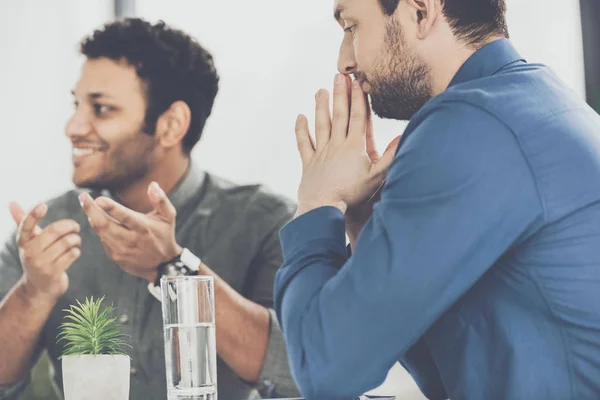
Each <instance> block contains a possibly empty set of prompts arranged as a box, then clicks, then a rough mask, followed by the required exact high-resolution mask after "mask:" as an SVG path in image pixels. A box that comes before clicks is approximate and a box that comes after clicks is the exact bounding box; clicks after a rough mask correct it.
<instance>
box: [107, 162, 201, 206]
mask: <svg viewBox="0 0 600 400" xmlns="http://www.w3.org/2000/svg"><path fill="white" fill-rule="evenodd" d="M190 166H191V161H190V158H189V157H181V158H178V160H177V161H174V162H171V161H170V162H166V163H165V165H163V166H160V167H155V168H154V169H153V170H152V171H151V172H150V173H149V174H148V175H146V176H145V177H144V178H143V179H141V180H139V181H137V182H135V183H133V184H132V185H130V186H128V187H126V188H125V189H123V190H119V191H117V192H116V193H114V195H115V196H116V197H117V198H118V200H119V202H120V203H121V204H123V205H124V206H125V207H127V208H130V209H132V210H134V211H137V212H141V213H148V212H150V211H152V204H151V203H150V199H149V198H148V186H149V185H150V183H152V182H156V183H158V185H159V186H160V187H161V188H162V189H163V190H164V191H165V193H167V194H168V193H170V192H171V191H172V190H173V189H174V188H175V187H176V186H177V185H178V184H179V183H180V182H181V181H182V180H183V179H184V178H185V176H186V175H187V173H188V171H189V168H190Z"/></svg>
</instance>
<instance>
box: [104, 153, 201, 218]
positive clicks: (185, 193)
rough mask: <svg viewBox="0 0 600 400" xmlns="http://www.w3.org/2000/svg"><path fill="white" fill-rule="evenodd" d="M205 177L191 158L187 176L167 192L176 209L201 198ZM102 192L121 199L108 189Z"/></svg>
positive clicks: (115, 198)
mask: <svg viewBox="0 0 600 400" xmlns="http://www.w3.org/2000/svg"><path fill="white" fill-rule="evenodd" d="M205 178H206V173H205V172H204V171H202V170H201V169H200V168H198V167H197V166H196V165H195V164H194V162H193V161H191V160H190V167H189V168H188V171H187V172H186V173H185V176H184V177H183V178H182V179H181V180H180V181H179V183H178V184H177V186H175V187H174V188H173V189H172V190H171V191H170V192H169V193H168V194H167V197H168V198H169V201H170V202H171V204H173V206H174V207H175V209H176V210H179V209H180V208H181V207H182V206H183V205H184V204H185V203H187V201H188V200H190V199H191V198H192V197H195V196H196V199H197V200H200V199H199V198H198V197H197V195H198V194H199V193H201V192H202V193H203V192H204V191H203V190H201V188H202V187H203V186H204V182H205ZM101 194H102V195H103V196H106V197H110V198H112V199H114V200H115V201H119V200H118V197H117V196H115V195H114V194H113V193H111V192H110V191H108V190H102V192H101Z"/></svg>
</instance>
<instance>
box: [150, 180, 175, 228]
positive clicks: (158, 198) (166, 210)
mask: <svg viewBox="0 0 600 400" xmlns="http://www.w3.org/2000/svg"><path fill="white" fill-rule="evenodd" d="M148 197H149V198H150V203H152V207H153V208H154V211H156V213H157V214H158V215H160V216H162V217H163V218H165V220H166V221H169V222H175V217H177V210H175V206H174V205H173V203H171V201H170V200H169V198H168V197H167V194H166V193H165V191H164V190H162V189H161V187H160V186H159V185H158V183H156V182H152V183H151V184H150V186H148Z"/></svg>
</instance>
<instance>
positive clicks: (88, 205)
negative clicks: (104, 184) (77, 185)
mask: <svg viewBox="0 0 600 400" xmlns="http://www.w3.org/2000/svg"><path fill="white" fill-rule="evenodd" d="M79 202H80V203H81V207H82V208H83V211H84V212H85V214H86V215H87V216H88V219H89V221H90V225H91V226H92V229H93V230H94V231H95V232H96V233H97V234H100V233H101V232H102V231H105V230H106V229H107V228H108V227H109V226H110V224H111V222H112V221H111V219H110V218H109V216H108V214H106V213H105V212H104V210H102V209H101V208H100V206H98V204H96V202H95V201H94V199H92V196H90V195H89V194H88V193H81V194H80V195H79Z"/></svg>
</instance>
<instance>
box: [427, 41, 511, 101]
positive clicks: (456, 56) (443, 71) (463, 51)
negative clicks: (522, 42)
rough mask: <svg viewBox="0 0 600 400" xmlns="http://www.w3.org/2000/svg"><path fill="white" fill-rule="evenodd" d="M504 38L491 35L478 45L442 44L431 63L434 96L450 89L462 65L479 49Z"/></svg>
mask: <svg viewBox="0 0 600 400" xmlns="http://www.w3.org/2000/svg"><path fill="white" fill-rule="evenodd" d="M502 38H503V36H493V37H490V38H489V39H487V40H486V41H485V42H483V43H481V44H480V45H478V46H477V47H473V46H467V45H465V44H463V43H457V42H454V43H453V44H450V43H448V44H446V45H444V46H441V47H440V52H437V54H438V55H437V56H436V60H435V62H433V63H431V64H430V65H433V70H432V71H431V72H432V76H433V82H432V83H433V94H434V96H437V95H438V94H440V93H442V92H443V91H445V90H446V89H448V86H449V85H450V82H452V79H454V77H455V76H456V74H457V72H458V70H459V69H460V67H462V66H463V64H464V63H465V62H466V61H467V60H468V59H469V58H470V57H471V56H472V55H473V54H475V53H476V52H477V50H479V49H480V48H482V47H484V46H486V45H488V44H490V43H492V42H494V41H496V40H498V39H502ZM441 52H443V53H441Z"/></svg>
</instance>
